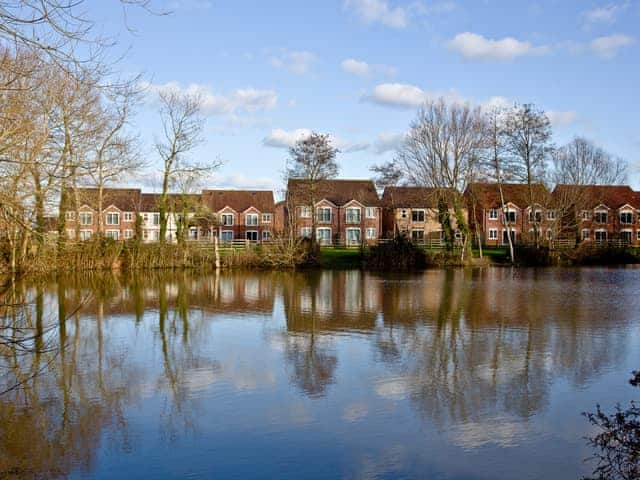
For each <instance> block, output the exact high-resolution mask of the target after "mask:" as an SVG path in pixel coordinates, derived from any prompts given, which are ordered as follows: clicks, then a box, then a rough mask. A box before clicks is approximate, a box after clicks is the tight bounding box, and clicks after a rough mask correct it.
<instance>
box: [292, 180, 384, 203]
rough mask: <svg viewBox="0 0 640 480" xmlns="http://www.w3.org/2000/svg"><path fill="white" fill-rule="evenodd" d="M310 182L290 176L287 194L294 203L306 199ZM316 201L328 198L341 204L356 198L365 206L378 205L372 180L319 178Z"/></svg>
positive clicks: (378, 201)
mask: <svg viewBox="0 0 640 480" xmlns="http://www.w3.org/2000/svg"><path fill="white" fill-rule="evenodd" d="M309 188H310V184H309V181H308V180H306V179H302V178H290V179H289V182H288V186H287V195H288V197H289V198H290V199H292V200H293V202H294V203H299V202H306V201H308V200H307V198H308V194H307V193H306V192H308V191H309ZM315 196H316V198H317V201H320V200H322V199H326V200H329V201H330V202H331V203H333V204H335V205H338V206H342V205H345V204H346V203H349V202H350V201H351V200H356V201H358V202H360V203H361V204H363V205H365V206H378V205H380V199H379V198H378V192H377V191H376V187H375V185H374V184H373V181H372V180H321V181H319V182H318V183H317V185H316V194H315Z"/></svg>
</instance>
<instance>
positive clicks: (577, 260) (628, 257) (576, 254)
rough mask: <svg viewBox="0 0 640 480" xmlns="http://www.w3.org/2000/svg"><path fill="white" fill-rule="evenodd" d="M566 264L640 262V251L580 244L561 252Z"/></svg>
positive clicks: (563, 261)
mask: <svg viewBox="0 0 640 480" xmlns="http://www.w3.org/2000/svg"><path fill="white" fill-rule="evenodd" d="M561 260H562V263H564V264H567V265H625V264H634V263H640V253H639V252H638V250H637V249H634V248H631V247H612V246H597V245H595V246H594V245H589V244H582V245H579V246H578V247H577V248H575V249H573V250H568V251H566V252H563V254H562V258H561Z"/></svg>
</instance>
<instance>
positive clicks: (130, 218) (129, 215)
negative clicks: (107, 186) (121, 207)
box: [123, 212, 133, 222]
mask: <svg viewBox="0 0 640 480" xmlns="http://www.w3.org/2000/svg"><path fill="white" fill-rule="evenodd" d="M123 215H124V217H123V218H124V221H125V222H133V212H124V214H123Z"/></svg>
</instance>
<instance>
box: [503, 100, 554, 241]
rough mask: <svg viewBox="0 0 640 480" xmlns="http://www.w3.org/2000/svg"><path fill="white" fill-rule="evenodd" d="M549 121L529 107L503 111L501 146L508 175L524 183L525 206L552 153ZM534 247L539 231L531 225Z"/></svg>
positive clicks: (531, 196)
mask: <svg viewBox="0 0 640 480" xmlns="http://www.w3.org/2000/svg"><path fill="white" fill-rule="evenodd" d="M551 133H552V132H551V122H550V121H549V118H548V117H547V115H546V113H545V112H544V111H542V110H538V109H536V107H535V106H534V105H533V104H530V103H525V104H523V105H514V106H513V107H512V108H511V109H509V110H508V111H507V112H506V116H505V121H504V145H505V148H506V151H507V153H508V154H509V158H508V162H507V163H508V167H507V166H505V168H508V170H509V171H510V173H511V174H512V175H513V176H514V177H515V178H516V179H517V180H519V181H521V182H523V183H526V184H527V186H528V191H529V198H528V200H529V207H531V208H533V204H534V201H535V200H536V199H535V195H534V184H536V183H540V182H543V181H544V179H545V174H546V166H547V160H548V158H549V154H550V153H551V152H552V150H553V147H552V145H551ZM533 231H534V239H535V244H536V247H539V243H540V228H539V225H537V223H536V222H534V223H533Z"/></svg>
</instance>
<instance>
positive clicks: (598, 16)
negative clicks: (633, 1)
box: [582, 2, 629, 29]
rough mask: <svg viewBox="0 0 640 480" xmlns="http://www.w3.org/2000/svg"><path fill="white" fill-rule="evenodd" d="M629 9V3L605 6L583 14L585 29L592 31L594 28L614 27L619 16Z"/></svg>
mask: <svg viewBox="0 0 640 480" xmlns="http://www.w3.org/2000/svg"><path fill="white" fill-rule="evenodd" d="M628 7H629V2H625V3H621V4H614V3H611V4H609V5H605V6H602V7H596V8H592V9H591V10H587V11H586V12H584V13H583V14H582V18H583V21H584V27H585V28H586V29H590V28H592V27H593V26H595V25H597V24H600V25H612V24H614V23H615V22H616V20H617V18H618V15H619V14H620V13H622V12H623V11H624V10H626V9H627V8H628Z"/></svg>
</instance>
